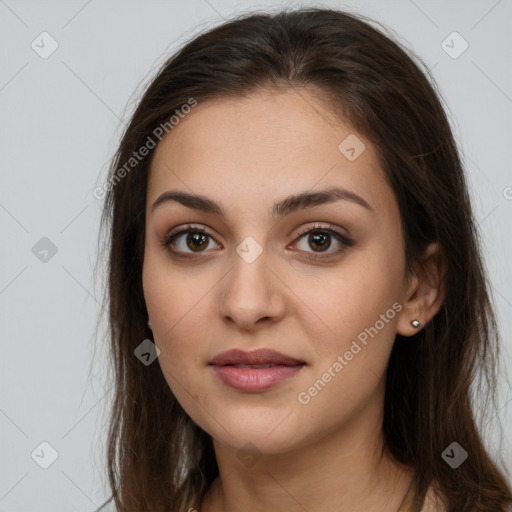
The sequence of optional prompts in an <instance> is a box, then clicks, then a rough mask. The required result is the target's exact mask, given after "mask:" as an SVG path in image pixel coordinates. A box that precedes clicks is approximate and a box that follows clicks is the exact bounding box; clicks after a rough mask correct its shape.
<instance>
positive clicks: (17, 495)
mask: <svg viewBox="0 0 512 512" xmlns="http://www.w3.org/2000/svg"><path fill="white" fill-rule="evenodd" d="M306 4H307V5H320V4H318V3H314V2H310V3H307V2H302V3H301V4H299V3H295V2H286V4H285V3H284V2H261V3H258V4H256V3H253V2H251V1H238V2H232V1H228V0H208V1H207V0H191V1H186V2H185V1H167V2H163V1H152V2H142V1H140V2H133V1H132V2H126V1H125V2H120V1H108V2H106V1H103V2H102V1H99V0H92V1H89V2H87V1H85V0H81V1H74V2H56V1H51V2H50V1H48V2H40V1H32V2H23V1H15V0H5V1H3V0H0V26H1V31H0V40H1V44H0V48H1V50H0V51H1V55H2V60H1V62H2V65H1V68H0V109H1V113H2V114H1V133H2V136H1V141H0V150H1V153H0V154H1V160H2V163H1V184H2V186H1V189H0V223H1V226H2V236H1V241H2V243H1V247H2V266H1V275H0V308H1V309H0V310H1V312H2V323H1V326H2V344H1V349H2V350H1V356H0V361H1V363H0V364H1V372H0V381H1V397H0V429H1V438H0V443H1V450H2V451H1V460H2V464H1V467H0V511H4V512H5V511H12V512H14V511H23V512H27V511H38V512H42V511H45V512H46V511H48V512H50V511H51V512H60V511H62V512H64V511H66V512H70V511H75V510H76V511H92V510H94V509H95V508H96V506H98V505H100V504H101V503H102V502H103V501H104V497H105V496H107V489H106V488H105V487H104V481H105V472H104V469H103V467H104V460H103V451H102V450H103V445H104V441H105V433H106V430H105V420H106V417H105V411H107V410H108V406H109V395H108V389H106V385H105V381H104V373H105V372H104V369H103V368H104V361H105V351H104V350H102V348H101V347H102V343H103V341H102V340H101V339H100V340H99V341H98V346H99V347H100V348H99V351H98V352H97V353H96V357H95V358H94V359H93V348H94V325H95V321H96V318H97V315H98V313H99V311H100V309H101V304H100V303H101V294H102V290H103V287H104V285H103V284H102V282H101V276H99V278H98V283H97V284H96V285H95V284H94V282H93V264H94V263H95V261H96V240H97V236H98V226H99V212H100V208H101V202H100V201H98V200H97V199H95V198H94V197H93V195H92V191H93V189H94V188H95V187H96V186H98V185H99V184H101V183H102V180H103V178H104V176H105V173H106V165H107V163H108V160H109V158H110V157H111V156H112V154H113V151H114V149H115V147H116V143H117V141H118V139H119V135H120V133H121V127H122V119H127V117H128V115H129V113H130V112H131V111H132V106H133V100H134V99H135V98H136V91H137V92H140V91H141V90H142V86H143V85H144V83H147V81H148V79H149V78H150V77H151V75H152V73H154V72H155V71H156V69H157V66H158V64H160V63H161V62H162V61H163V59H165V58H166V56H167V55H168V54H169V53H170V52H173V51H174V50H175V49H176V48H178V47H179V45H180V44H181V43H182V42H183V41H185V40H186V39H188V38H189V37H191V36H192V35H193V34H195V33H197V32H199V31H202V30H204V29H206V28H208V27H211V26H213V25H216V24H218V23H220V22H221V21H222V20H223V18H228V17H229V16H230V15H231V14H232V13H234V12H239V11H240V10H247V9H251V10H252V9H253V8H259V7H265V6H283V5H297V6H298V5H306ZM322 5H324V6H332V7H339V8H346V9H347V10H353V11H356V12H360V13H362V14H366V15H368V16H371V17H373V18H375V19H376V20H378V21H380V22H382V23H384V24H385V25H387V26H388V27H390V28H391V29H393V30H395V31H396V32H397V33H398V34H399V35H400V37H401V38H402V40H403V42H404V43H405V44H407V45H408V46H409V47H411V48H412V49H414V50H415V51H416V52H417V53H418V54H419V55H420V56H421V57H422V58H423V59H424V60H425V61H426V63H427V64H428V66H429V67H431V68H432V70H433V75H434V77H435V79H436V80H437V81H438V83H439V85H440V87H441V90H442V92H443V96H444V98H445V100H446V103H447V105H448V108H449V113H450V117H451V120H452V124H453V127H454V130H455V133H456V136H457V138H458V140H459V142H460V145H461V147H462V148H463V150H464V153H465V159H466V162H467V170H468V174H469V179H470V185H471V191H472V196H473V200H474V207H475V210H476V214H477V218H478V220H479V226H480V230H481V235H482V241H483V245H484V250H485V257H486V264H487V267H488V269H489V276H490V279H491V282H492V285H493V289H494V293H495V300H496V306H497V312H498V314H499V320H500V327H501V332H502V336H503V345H504V346H503V353H502V362H503V364H505V365H507V366H508V367H510V362H511V352H512V350H511V348H512V337H511V336H510V332H511V330H512V272H511V267H510V264H509V261H508V260H507V256H509V257H510V255H511V254H512V250H511V249H512V247H511V239H510V237H509V236H508V235H509V233H510V222H511V218H512V215H511V214H512V188H510V187H512V174H511V172H510V163H509V162H510V155H509V152H510V145H511V140H512V137H511V135H512V133H511V128H510V120H511V115H510V114H511V112H512V99H511V97H512V66H511V58H510V55H511V48H512V45H511V42H512V35H511V32H512V31H511V30H510V20H511V19H512V3H511V1H510V0H501V1H496V0H492V1H485V0H480V1H468V0H458V1H451V2H445V1H435V2H434V1H422V0H415V1H412V0H396V1H362V0H361V1H350V2H344V3H343V2H333V1H331V2H323V4H322ZM43 31H47V32H49V33H50V34H51V36H52V37H53V38H54V39H55V40H56V41H57V42H58V44H59V47H58V49H57V50H56V51H55V52H54V53H53V54H52V55H51V56H50V57H49V58H47V59H42V58H41V57H40V56H39V55H38V54H37V53H36V52H35V51H34V50H33V49H32V47H31V43H32V41H34V40H36V43H37V41H38V40H40V39H38V36H39V34H41V32H43ZM453 31H457V32H459V33H460V34H461V35H462V37H463V38H464V39H465V40H466V41H467V42H468V44H469V48H468V49H467V50H466V51H465V52H464V53H463V54H462V55H460V57H458V58H456V59H454V58H452V57H451V56H450V55H448V54H447V53H446V52H445V51H444V49H443V47H442V46H441V43H442V41H443V40H445V39H446V38H447V36H449V35H450V34H451V33H452V32H453ZM448 41H450V39H449V40H448ZM39 44H40V45H41V43H39ZM449 44H451V43H449ZM459 44H460V43H459V42H457V41H455V42H454V43H453V45H452V46H454V48H455V50H457V49H458V48H460V46H457V45H459ZM46 48H48V46H46ZM129 102H132V103H129ZM127 105H132V106H127ZM100 173H101V177H100ZM42 237H48V238H49V239H50V240H51V241H52V242H53V244H55V246H56V247H57V253H56V254H55V255H54V256H53V257H51V258H49V259H48V261H47V262H46V263H44V262H42V261H40V260H39V259H38V258H37V257H36V256H35V255H34V254H33V252H32V248H33V246H34V245H35V244H36V243H37V242H38V241H39V240H40V239H41V238H42ZM91 361H94V363H92V364H91ZM90 368H92V371H91V373H90V374H89V370H90ZM506 382H508V379H507V378H506V374H503V375H502V380H501V384H502V390H501V395H500V407H501V409H500V412H499V416H500V419H501V421H502V423H503V429H504V433H505V435H504V439H503V446H502V449H503V450H504V451H505V452H504V456H505V458H506V461H507V465H508V466H509V467H511V466H512V446H511V440H512V436H511V433H512V417H511V416H512V415H511V409H512V402H509V400H511V398H512V394H511V393H510V390H509V389H508V388H507V387H506V386H505V383H506ZM498 440H499V436H498V434H497V433H496V432H494V433H493V435H492V436H491V438H490V444H491V449H492V450H495V449H496V446H497V444H496V443H497V441H498ZM43 441H46V442H48V443H49V444H50V445H51V446H52V447H53V448H54V449H55V450H56V451H57V452H58V458H57V459H56V461H55V462H54V463H53V464H52V465H51V466H50V467H49V468H48V469H42V468H41V467H40V466H39V465H38V464H37V463H36V462H35V461H34V460H33V459H32V457H31V453H32V452H33V451H34V450H35V449H36V448H38V447H39V445H40V443H41V442H43ZM36 453H38V454H39V458H37V457H36V456H34V458H36V459H37V460H39V461H43V459H44V458H45V457H49V456H50V455H49V454H50V452H49V451H48V449H45V448H44V447H43V452H41V448H38V451H36ZM42 453H44V456H43V454H42Z"/></svg>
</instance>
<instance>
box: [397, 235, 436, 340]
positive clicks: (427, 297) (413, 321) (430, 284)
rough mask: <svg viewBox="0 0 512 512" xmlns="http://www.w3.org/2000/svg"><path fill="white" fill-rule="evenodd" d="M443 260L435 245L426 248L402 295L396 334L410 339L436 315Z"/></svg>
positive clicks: (434, 243)
mask: <svg viewBox="0 0 512 512" xmlns="http://www.w3.org/2000/svg"><path fill="white" fill-rule="evenodd" d="M445 274H446V258H445V255H444V252H443V250H442V247H441V245H440V244H439V243H437V242H433V243H431V244H429V245H428V246H427V248H426V249H425V252H424V254H423V258H422V261H421V262H418V263H417V265H416V270H415V274H414V276H413V279H412V280H411V282H410V284H409V287H408V289H407V291H406V293H405V294H404V295H405V300H404V302H403V303H402V305H403V309H402V311H401V312H400V316H399V319H398V324H397V334H400V335H402V336H413V335H414V334H416V333H417V332H418V331H419V330H420V329H421V328H422V327H423V326H425V325H426V324H427V323H428V322H430V320H431V319H432V318H433V317H434V316H435V315H436V314H437V312H438V311H439V309H440V308H441V306H442V304H443V300H444V294H445V290H444V276H445Z"/></svg>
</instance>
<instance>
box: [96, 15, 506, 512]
mask: <svg viewBox="0 0 512 512" xmlns="http://www.w3.org/2000/svg"><path fill="white" fill-rule="evenodd" d="M372 23H375V22H373V21H372V20H368V18H365V17H363V16H360V15H355V14H348V13H345V12H340V11H337V10H331V9H317V8H305V9H299V10H291V11H281V12H278V13H274V14H269V13H264V12H256V13H254V12H253V13H250V14H244V15H241V16H239V17H238V18H233V19H232V20H230V21H228V22H226V23H224V24H222V25H221V26H218V27H215V28H213V29H211V30H209V31H207V32H205V33H203V34H201V35H199V36H197V37H195V38H193V39H192V40H191V41H189V42H188V43H187V44H186V45H184V46H183V48H182V49H181V50H180V51H179V52H177V53H176V54H175V55H173V56H171V57H170V58H169V59H168V60H167V61H166V62H165V64H164V65H163V66H162V67H161V69H160V70H159V72H158V73H157V74H156V76H155V77H154V78H153V79H152V80H151V83H150V84H149V86H148V87H147V89H146V91H145V93H144V94H143V96H142V99H141V100H140V101H139V102H138V105H137V107H136V109H135V111H134V113H133V115H132V116H131V119H130V122H129V124H128V125H127V127H126V129H125V132H124V135H123V137H122V140H121V143H120V145H119V148H118V150H117V152H116V154H115V157H114V159H113V163H112V166H111V168H110V171H109V180H108V186H106V187H105V188H104V190H105V192H106V197H105V203H104V210H103V216H102V225H103V226H106V227H107V232H106V243H107V244H108V251H109V257H108V270H107V271H108V277H109V281H108V289H107V290H106V299H107V300H108V305H109V309H108V313H109V323H108V325H109V327H108V330H109V333H108V334H109V338H110V342H111V347H110V352H111V370H112V386H113V388H112V391H113V408H112V411H111V416H110V425H109V435H108V476H109V483H110V486H111V489H112V497H111V498H110V500H109V501H111V500H114V502H115V505H116V508H117V510H118V511H123V512H142V511H156V510H170V511H173V512H182V511H186V510H188V509H189V508H190V507H196V508H197V507H198V505H199V503H200V501H201V498H202V497H203V496H204V494H205V492H206V490H207V489H208V486H209V485H210V484H211V483H212V481H213V480H214V479H215V478H216V477H217V476H218V467H217V463H216V459H215V454H214V451H213V444H212V440H211V438H210V436H209V435H208V434H206V433H205V432H204V431H203V430H202V429H201V428H200V427H199V426H198V425H196V424H195V423H194V422H193V421H192V420H191V419H190V418H189V417H188V415H187V414H186V412H185V411H184V410H183V409H182V408H181V406H180V405H179V404H178V402H177V400H176V399H175V397H174V396H173V394H172V392H171V390H170V388H169V385H168V384H167V382H166V380H165V378H164V376H163V374H162V371H161V368H160V365H159V364H151V365H149V366H145V365H143V364H141V362H140V361H139V360H138V359H137V358H136V357H135V356H134V350H135V348H136V347H137V346H138V345H139V344H140V343H141V342H142V340H144V339H146V338H151V331H150V330H149V329H148V326H147V324H146V322H147V310H146V306H145V302H144V296H143V290H142V265H143V254H144V237H145V207H146V192H147V180H148V171H149V165H150V162H151V157H152V154H153V150H150V151H149V152H148V154H147V155H146V156H144V157H141V158H139V159H138V161H137V163H136V165H132V164H133V162H132V164H130V165H132V167H127V166H126V163H127V162H129V161H130V158H133V154H134V153H135V152H138V151H139V150H140V148H141V147H143V146H146V147H147V146H148V140H149V139H148V137H151V138H152V139H153V140H154V139H155V135H154V133H155V130H156V129H157V128H158V127H159V126H162V125H164V126H167V130H166V131H170V130H171V129H172V126H169V119H170V117H171V116H172V115H173V113H175V112H176V111H180V109H182V108H183V106H184V105H186V104H187V103H189V102H190V100H191V98H192V99H194V101H197V102H198V104H201V103H203V102H205V101H208V100H210V99H214V98H225V97H241V96H243V95H247V94H250V93H252V92H256V91H258V90H265V89H266V90H268V89H272V88H274V89H281V90H286V89H287V88H291V87H293V88H296V89H300V88H311V89H312V90H315V91H316V94H317V97H318V99H319V101H323V102H324V103H325V104H326V105H329V107H330V109H331V111H332V112H333V113H334V114H339V115H340V116H343V118H344V119H348V120H349V121H350V123H351V124H352V126H353V127H354V129H355V130H356V131H358V132H360V133H361V134H364V135H365V136H366V137H367V138H368V139H369V140H370V141H371V142H372V143H373V144H374V145H375V147H376V148H377V152H378V154H379V157H380V160H381V164H382V168H383V169H384V171H385V173H386V176H387V179H388V180H389V183H390V185H391V187H392V189H393V191H394V194H395V197H396V199H397V202H398V205H399V208H400V213H401V219H402V223H403V226H404V233H405V246H406V261H407V266H408V269H409V270H412V268H413V264H414V263H417V262H418V261H419V258H420V255H421V253H422V251H423V249H424V248H425V247H426V246H427V244H429V243H430V242H433V241H437V242H439V243H440V244H441V245H442V247H443V248H444V253H445V255H446V258H447V272H446V275H445V299H444V303H443V306H442V309H441V310H440V311H439V313H438V314H437V315H436V316H435V317H434V318H433V319H432V320H431V321H430V322H429V323H428V324H427V325H426V326H425V327H424V328H423V329H422V330H421V331H420V332H418V333H417V334H416V335H415V336H414V339H412V340H411V339H407V340H405V339H403V338H402V337H401V336H400V335H397V336H396V340H395V344H394V348H393V350H392V353H391V357H390V361H389V366H388V370H387V381H386V396H385V411H384V421H383V426H382V428H383V433H384V438H385V446H386V448H387V449H388V450H389V452H390V453H391V454H392V456H393V457H394V458H395V459H396V461H397V462H398V463H400V464H402V465H404V466H407V467H412V468H413V469H414V486H415V500H414V511H419V510H420V508H421V504H422V503H423V500H424V496H425V493H426V491H427V489H428V487H429V485H435V488H436V489H438V490H439V492H440V495H441V496H442V497H443V499H444V501H445V504H446V509H447V510H448V511H453V512H465V511H468V512H469V511H486V512H488V511H503V510H505V509H506V506H508V504H510V502H512V491H511V488H510V486H509V485H508V483H507V481H506V479H505V476H504V473H503V472H502V470H500V469H499V467H498V465H497V463H496V462H494V461H493V460H492V458H491V457H490V456H489V454H488V453H487V451H486V448H485V446H484V443H483V437H482V436H483V432H482V431H481V429H480V427H479V426H478V425H477V420H476V416H475V413H474V411H475V410H476V408H477V404H480V403H483V404H484V405H486V406H487V405H488V406H490V407H492V406H494V408H496V402H495V391H496V384H497V376H498V375H499V374H498V371H497V370H498V368H497V363H498V334H497V328H496V321H495V317H494V313H493V307H492V301H491V296H490V291H489V284H488V282H487V278H486V274H485V271H484V267H483V263H482V256H481V253H480V249H479V245H480V242H479V239H478V232H477V229H476V224H475V220H474V216H473V212H472V209H471V205H470V201H469V197H468V192H467V185H466V178H465V176H464V170H463V167H462V164H461V159H460V155H459V149H458V148H457V144H456V142H455V140H454V137H453V135H452V132H451V129H450V125H449V122H448V119H447V116H446V113H445V111H444V109H443V106H442V102H441V99H440V98H441V95H440V93H439V90H438V88H437V86H436V85H435V81H434V80H433V78H432V77H431V76H430V74H429V72H428V69H427V68H426V66H425V64H424V63H423V62H422V61H421V59H419V58H418V57H417V56H416V55H414V54H413V53H412V52H410V51H409V50H406V49H405V48H403V47H402V45H401V44H400V43H398V42H395V41H394V39H393V37H392V36H391V35H388V34H389V33H388V34H385V29H382V28H381V29H377V28H374V27H373V26H372ZM189 104H190V103H189ZM191 115H193V113H192V114H191ZM165 123H167V125H165ZM158 133H159V132H158ZM152 134H153V135H152ZM123 166H124V169H125V172H120V171H119V170H120V169H121V168H123ZM405 341H407V342H405ZM477 384H478V385H477ZM475 390H477V391H481V392H482V393H484V394H482V395H475V394H474V393H473V392H474V391H475ZM479 396H483V397H484V401H483V402H477V401H476V399H477V397H479ZM486 410H487V409H486ZM452 442H457V443H458V444H459V445H460V446H461V447H463V448H464V450H465V451H466V452H467V453H468V458H467V460H465V461H464V463H462V464H461V465H460V466H459V467H458V468H457V469H453V468H452V467H450V465H449V464H447V462H446V461H445V460H443V457H442V455H441V454H442V453H443V451H444V450H445V449H446V448H447V447H448V446H449V445H450V444H451V443H452Z"/></svg>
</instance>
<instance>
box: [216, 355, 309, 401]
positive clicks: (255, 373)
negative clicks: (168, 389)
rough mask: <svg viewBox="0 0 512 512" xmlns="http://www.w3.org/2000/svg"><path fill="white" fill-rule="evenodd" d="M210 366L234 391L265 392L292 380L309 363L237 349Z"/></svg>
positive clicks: (218, 358)
mask: <svg viewBox="0 0 512 512" xmlns="http://www.w3.org/2000/svg"><path fill="white" fill-rule="evenodd" d="M209 366H210V368H211V369H212V370H213V372H214V374H215V375H216V376H217V377H218V378H219V379H220V380H221V381H222V382H223V383H224V384H225V385H227V386H229V387H230V388H233V389H236V390H237V391H241V392H244V393H261V392H263V391H267V390H270V389H272V388H274V387H275V386H277V385H278V384H281V383H283V382H286V381H288V380H290V379H292V378H293V377H294V376H295V375H297V374H298V373H300V372H301V370H302V369H303V368H304V366H306V363H305V361H300V360H298V359H295V358H293V357H290V356H285V355H284V354H281V353H279V352H276V351H274V350H269V349H260V350H255V351H254V352H244V351H243V350H238V349H235V350H228V351H227V352H223V353H222V354H219V355H217V356H215V357H214V358H213V359H212V361H210V364H209Z"/></svg>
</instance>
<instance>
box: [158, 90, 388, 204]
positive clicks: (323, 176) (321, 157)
mask: <svg viewBox="0 0 512 512" xmlns="http://www.w3.org/2000/svg"><path fill="white" fill-rule="evenodd" d="M345 141H347V142H345ZM340 144H341V146H340ZM347 149H348V150H349V152H348V153H347V151H346V150H347ZM351 149H354V151H352V152H350V150H351ZM354 154H355V156H356V158H355V159H354V158H353V156H354ZM349 157H350V158H349ZM329 186H342V187H343V188H346V189H350V190H353V191H354V192H355V193H357V194H360V195H364V196H365V198H366V199H367V201H368V202H369V203H372V206H373V207H374V208H375V209H376V210H379V209H382V208H386V203H388V202H389V200H390V199H392V193H391V190H390V189H389V187H388V185H387V182H386V180H385V179H384V174H383V171H382V169H380V166H379V161H378V154H377V153H376V150H375V148H374V147H373V145H372V144H371V143H370V142H369V141H368V140H367V139H366V138H365V137H363V136H362V135H361V134H359V133H356V132H355V131H354V129H353V128H352V127H351V126H350V125H349V124H348V123H346V122H343V121H341V120H340V119H338V118H335V117H334V116H333V115H332V113H331V112H329V110H328V107H326V105H325V104H323V103H322V102H320V101H318V99H317V98H316V97H315V96H314V95H313V94H312V93H311V92H307V91H304V90H301V91H298V90H288V91H280V92H270V91H267V92H261V93H258V94H253V95H251V96H248V97H241V98H223V99H216V100H210V101H206V102H203V103H201V102H199V103H198V105H197V106H196V107H195V108H194V109H193V110H192V111H191V112H190V113H189V114H187V115H186V116H184V118H182V119H181V120H180V122H179V124H177V125H175V126H174V127H173V129H172V131H170V133H169V134H168V135H166V137H164V138H163V139H162V141H161V142H160V143H159V144H158V146H157V148H156V150H155V154H154V156H153V160H152V163H151V169H150V178H149V184H148V196H149V197H150V198H151V197H153V198H155V197H156V196H157V195H158V194H160V193H161V192H163V191H165V190H167V189H179V190H183V191H187V192H193V193H197V194H202V195H207V196H209V197H216V198H222V202H223V203H226V202H228V203H229V202H233V201H237V200H238V201H240V202H241V203H242V204H243V203H244V201H245V204H249V202H251V201H252V202H254V197H256V196H257V197H260V198H261V199H266V198H268V199H269V200H270V199H272V200H273V199H275V198H278V197H281V196H285V195H289V194H293V193H296V192H297V191H303V190H314V189H315V187H316V188H325V187H329ZM270 196H271V197H270Z"/></svg>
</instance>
